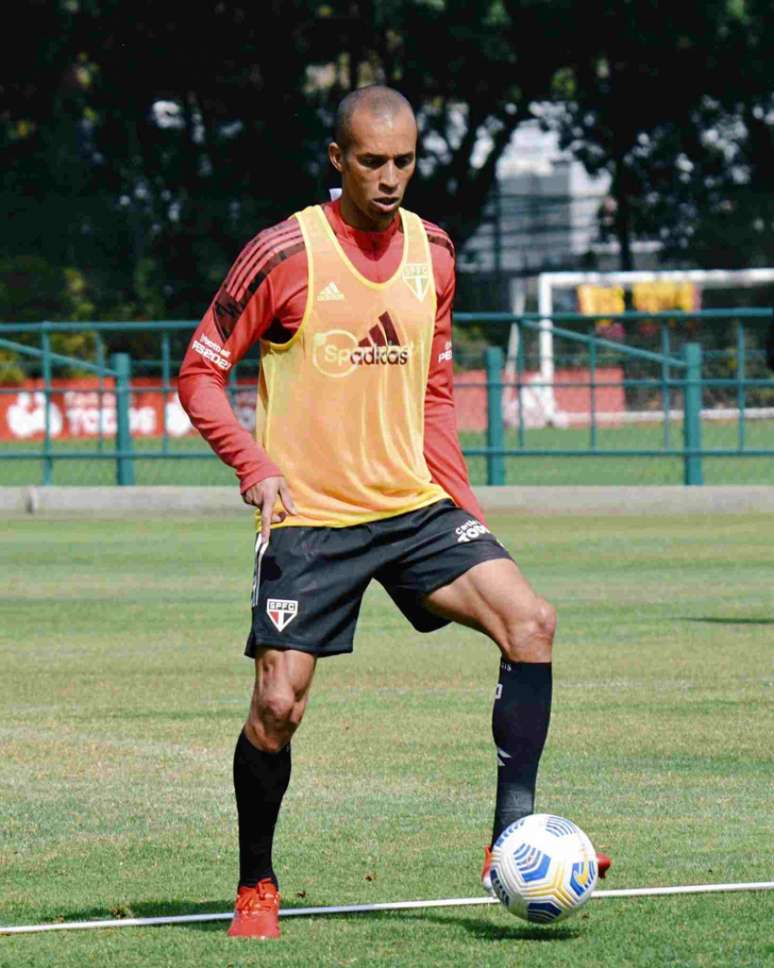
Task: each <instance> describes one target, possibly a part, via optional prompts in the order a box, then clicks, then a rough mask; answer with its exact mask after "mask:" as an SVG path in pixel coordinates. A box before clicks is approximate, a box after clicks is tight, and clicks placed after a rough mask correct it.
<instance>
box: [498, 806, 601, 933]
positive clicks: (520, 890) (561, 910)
mask: <svg viewBox="0 0 774 968" xmlns="http://www.w3.org/2000/svg"><path fill="white" fill-rule="evenodd" d="M596 886H597V855H596V853H595V851H594V847H593V846H592V843H591V841H590V840H589V838H588V837H587V836H586V834H584V832H583V831H582V830H581V829H580V827H578V826H577V824H574V823H573V822H572V821H571V820H566V819H565V818H564V817H555V816H553V815H552V814H550V813H533V814H531V815H530V816H529V817H523V818H522V819H521V820H517V821H516V823H512V824H511V825H510V826H509V827H506V828H505V830H504V831H503V832H502V833H501V834H500V836H499V837H498V838H497V840H496V841H495V843H494V846H493V847H492V887H493V889H494V891H495V894H496V895H497V897H498V898H499V899H500V900H501V901H502V903H503V904H504V905H505V907H506V908H508V910H509V911H510V912H511V914H515V915H516V916H517V917H519V918H523V919H524V920H525V921H530V922H533V923H536V924H549V923H551V922H554V921H561V920H562V919H563V918H566V917H569V916H570V915H571V914H572V913H573V912H575V911H577V910H578V909H579V908H581V907H582V906H583V905H584V904H585V903H586V901H588V899H589V898H590V897H591V895H592V893H593V891H594V888H595V887H596Z"/></svg>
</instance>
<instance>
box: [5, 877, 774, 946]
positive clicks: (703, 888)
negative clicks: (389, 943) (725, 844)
mask: <svg viewBox="0 0 774 968" xmlns="http://www.w3.org/2000/svg"><path fill="white" fill-rule="evenodd" d="M771 890H774V881H752V882H749V883H742V884H685V885H681V886H678V887H632V888H619V889H614V890H608V891H595V892H594V893H593V894H592V895H591V898H592V900H603V899H604V898H608V897H653V896H657V895H664V894H720V893H726V892H731V891H771ZM498 903H499V901H498V900H497V898H494V897H450V898H439V899H438V900H433V901H385V902H383V903H380V904H343V905H339V906H335V905H334V906H328V907H308V908H287V909H286V910H284V911H280V917H284V918H293V917H296V918H300V917H315V916H319V915H324V914H367V913H369V912H373V911H407V910H411V909H415V908H440V907H472V906H474V905H479V904H498ZM232 917H233V911H225V912H224V913H222V914H177V915H172V916H170V917H157V918H117V919H115V920H112V921H109V920H97V921H58V922H54V923H49V924H20V925H8V926H6V927H3V926H2V925H0V935H9V934H32V933H33V932H39V931H76V930H88V929H93V928H139V927H151V926H153V925H158V924H194V923H196V922H202V921H230V920H231V918H232Z"/></svg>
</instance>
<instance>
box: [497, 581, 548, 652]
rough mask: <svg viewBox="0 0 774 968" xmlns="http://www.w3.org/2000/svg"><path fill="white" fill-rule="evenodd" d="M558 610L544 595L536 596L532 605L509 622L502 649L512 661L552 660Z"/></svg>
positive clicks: (501, 644)
mask: <svg viewBox="0 0 774 968" xmlns="http://www.w3.org/2000/svg"><path fill="white" fill-rule="evenodd" d="M555 632H556V609H555V608H554V606H553V605H551V604H550V603H549V602H547V601H546V600H545V599H543V598H537V597H536V598H535V599H534V601H533V602H532V604H531V605H530V607H529V608H528V609H526V610H522V611H520V612H519V613H518V615H517V616H516V617H514V618H513V619H511V620H510V621H509V622H507V623H506V629H505V634H504V636H503V641H501V642H500V643H499V645H500V649H501V651H502V653H503V655H504V657H505V658H506V659H508V660H509V661H511V662H550V661H551V655H552V646H553V641H554V634H555Z"/></svg>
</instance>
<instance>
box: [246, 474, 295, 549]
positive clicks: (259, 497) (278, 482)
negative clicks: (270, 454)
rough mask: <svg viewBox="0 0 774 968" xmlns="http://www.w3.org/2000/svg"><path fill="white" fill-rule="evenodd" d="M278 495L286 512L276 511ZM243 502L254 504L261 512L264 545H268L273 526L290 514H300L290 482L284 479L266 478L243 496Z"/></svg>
mask: <svg viewBox="0 0 774 968" xmlns="http://www.w3.org/2000/svg"><path fill="white" fill-rule="evenodd" d="M277 495H279V499H280V500H281V501H282V505H283V507H284V508H285V510H284V511H277V512H275V511H274V505H275V504H276V502H277ZM242 500H243V501H244V502H245V504H252V505H253V507H256V508H258V510H259V511H260V512H261V541H262V542H263V543H264V544H268V541H269V533H270V532H271V526H272V525H273V524H279V523H280V522H281V521H284V520H285V518H286V517H287V516H288V514H298V512H297V511H296V506H295V504H294V503H293V498H292V496H291V494H290V488H289V487H288V482H287V481H286V480H285V478H284V477H266V478H264V480H262V481H259V482H258V483H257V484H253V486H252V487H251V488H248V490H246V491H245V493H244V494H243V495H242Z"/></svg>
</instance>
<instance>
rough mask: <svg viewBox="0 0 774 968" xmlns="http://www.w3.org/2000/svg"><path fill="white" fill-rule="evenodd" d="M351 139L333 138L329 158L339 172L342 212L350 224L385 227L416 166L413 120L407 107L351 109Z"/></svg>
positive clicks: (372, 229) (414, 124)
mask: <svg viewBox="0 0 774 968" xmlns="http://www.w3.org/2000/svg"><path fill="white" fill-rule="evenodd" d="M351 134H352V141H351V143H350V145H349V146H348V147H347V149H346V150H345V151H342V150H341V148H340V147H339V146H338V145H337V144H336V143H335V142H334V143H333V144H331V145H330V147H329V149H328V155H329V157H330V160H331V164H332V165H333V166H334V168H336V169H337V171H339V172H341V184H342V200H341V204H342V214H343V215H344V218H345V220H346V221H347V222H349V223H350V224H351V225H352V226H353V227H354V228H359V229H364V230H366V231H369V230H370V231H379V230H383V229H386V228H387V226H388V225H389V224H390V222H391V221H392V220H393V218H394V216H395V213H396V212H397V210H398V207H399V206H400V204H401V202H402V201H403V195H404V192H405V191H406V186H407V185H408V183H409V180H410V179H411V176H412V175H413V174H414V168H415V167H416V150H417V126H416V122H415V120H414V117H413V115H412V114H411V112H410V111H408V110H400V111H398V112H397V113H395V114H392V115H373V114H370V113H369V112H368V111H367V109H364V108H361V109H360V110H358V111H355V114H354V115H353V117H352V125H351Z"/></svg>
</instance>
